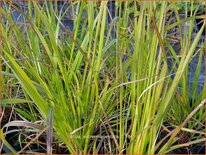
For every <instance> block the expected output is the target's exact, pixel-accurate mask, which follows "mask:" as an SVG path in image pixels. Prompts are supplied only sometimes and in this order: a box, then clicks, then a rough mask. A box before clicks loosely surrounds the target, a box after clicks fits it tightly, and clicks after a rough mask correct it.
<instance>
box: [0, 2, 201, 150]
mask: <svg viewBox="0 0 206 155" xmlns="http://www.w3.org/2000/svg"><path fill="white" fill-rule="evenodd" d="M113 3H114V5H115V9H116V10H115V15H116V16H117V18H113V19H112V18H111V17H112V14H113V13H111V12H110V10H108V1H102V2H100V3H98V2H87V3H86V2H70V3H65V4H63V6H66V7H62V8H60V9H59V7H58V5H57V3H52V2H51V1H49V2H44V3H42V4H41V5H40V4H39V3H36V2H33V1H31V2H30V1H29V2H28V3H27V11H26V12H24V11H22V10H21V9H19V8H18V7H17V6H15V5H13V4H12V3H4V9H3V10H2V17H3V20H2V22H1V25H0V26H1V32H2V38H3V40H4V42H3V46H2V48H1V51H2V54H1V58H2V59H3V62H4V66H3V67H5V68H4V70H3V72H2V73H4V76H5V78H6V79H9V80H10V79H14V81H15V82H18V84H19V85H20V86H21V89H22V91H23V92H22V95H21V98H20V97H19V96H17V97H8V96H6V95H5V94H4V98H5V99H4V100H3V101H4V102H3V103H4V104H10V103H22V102H26V103H28V105H29V107H30V109H29V110H27V111H26V112H25V111H22V110H20V109H18V108H16V111H17V112H18V113H20V115H21V116H22V118H23V119H25V121H30V122H31V121H32V122H35V121H37V120H38V119H42V120H43V124H41V128H39V129H40V132H41V133H45V132H46V137H47V138H46V146H47V153H51V152H52V143H54V142H53V137H55V139H56V138H57V139H58V140H60V141H62V142H63V143H64V144H65V145H66V147H67V149H68V151H69V153H71V154H76V153H78V154H87V153H129V154H136V153H137V154H154V153H167V152H168V151H170V150H172V149H174V148H178V147H180V146H179V145H176V146H172V145H173V144H174V143H175V142H176V141H177V138H175V137H176V136H177V135H178V133H179V132H180V130H181V129H182V128H183V126H184V125H185V124H186V123H187V122H188V120H189V119H190V118H191V117H192V116H193V115H194V116H195V112H197V111H198V110H199V108H200V106H202V105H204V103H203V102H201V101H202V100H203V99H204V95H203V93H202V97H201V100H198V101H195V102H196V104H195V105H193V107H191V109H190V110H188V111H187V113H185V115H184V118H185V119H183V120H180V121H179V124H176V126H175V125H174V131H173V132H169V134H168V135H167V136H166V137H169V136H170V138H169V139H167V141H166V142H165V141H163V140H164V138H163V140H159V137H160V133H161V130H162V128H161V127H162V124H163V122H164V120H165V118H168V119H169V117H167V112H168V110H169V108H170V107H171V106H172V103H173V102H175V103H177V102H179V100H176V98H174V95H175V94H179V92H178V87H179V86H181V87H182V88H183V89H182V90H183V91H186V90H187V89H188V88H187V87H184V86H185V80H187V78H188V76H187V73H188V66H189V63H190V61H191V60H192V58H193V56H194V54H195V51H196V50H197V48H198V42H199V40H200V39H201V35H202V33H203V29H204V24H203V26H202V27H201V29H200V30H199V32H198V33H197V35H196V36H195V37H194V40H193V42H191V41H190V39H191V38H192V36H191V33H192V28H191V30H190V34H189V35H188V36H186V37H182V35H181V36H180V37H181V38H180V39H181V49H180V53H178V54H177V53H175V52H174V49H173V47H172V45H171V44H170V42H169V41H168V38H167V31H168V30H169V29H171V28H172V27H175V26H179V27H181V24H182V23H183V21H182V20H177V22H176V23H174V24H170V25H168V26H166V25H167V24H166V22H167V21H166V19H167V18H166V14H167V12H168V11H169V10H170V9H171V8H173V7H174V3H168V2H161V3H156V2H113ZM192 6H193V5H191V7H192ZM191 9H192V8H191ZM11 10H15V11H17V12H19V13H20V14H21V16H22V18H23V19H24V22H23V23H18V24H17V23H16V22H15V20H13V18H12V15H11V14H9V13H8V12H10V11H11ZM59 10H60V11H59ZM67 12H70V13H71V17H73V18H72V20H73V21H72V22H73V27H72V28H70V29H71V30H70V29H68V28H67V27H66V26H65V24H64V23H63V18H64V16H65V15H66V14H67ZM108 18H111V19H112V20H111V19H109V20H108ZM194 18H195V15H192V14H191V16H190V17H188V19H187V20H188V21H191V23H190V24H191V26H192V20H194ZM109 21H110V24H108V22H109ZM166 46H168V47H169V48H168V49H169V51H168V50H167V49H166V48H165V47H166ZM168 53H171V55H172V57H173V59H172V61H171V64H172V70H169V68H170V66H169V58H168ZM202 55H203V52H200V59H199V60H198V62H199V63H198V64H199V66H200V63H201V57H202ZM8 75H9V76H8ZM196 75H197V76H196V79H198V76H199V75H200V69H199V67H197V69H196ZM192 87H193V88H194V92H193V96H195V92H196V90H197V89H198V88H197V86H196V85H193V86H192ZM177 92H178V93H177ZM183 94H184V92H183ZM181 95H182V94H181ZM182 96H184V97H186V98H187V97H188V96H189V95H188V94H184V95H182ZM199 103H201V104H200V105H199ZM196 107H197V108H196ZM173 108H174V109H175V110H173V111H171V115H172V116H177V115H178V114H177V113H175V111H176V109H179V110H180V111H182V110H183V109H184V107H181V106H180V107H173ZM182 108H183V109H182ZM34 109H37V110H38V112H37V111H35V110H34ZM36 113H40V114H41V117H35V114H36ZM173 113H174V114H173ZM198 113H200V114H201V113H202V110H200V111H199V112H198ZM29 114H32V117H29ZM197 117H198V116H197ZM198 119H199V118H198ZM200 121H202V119H201V120H200ZM19 123H20V122H19ZM7 126H8V124H7ZM30 127H33V126H30ZM191 128H194V126H191ZM53 130H54V135H53ZM2 131H3V130H2ZM1 139H4V136H3V134H2V135H1ZM195 140H196V139H194V141H195ZM199 141H201V139H200V140H199ZM199 141H198V142H199ZM5 142H6V140H4V143H5ZM163 142H164V143H165V144H163ZM194 143H195V142H194ZM5 144H6V143H5ZM171 146H172V147H173V148H172V147H171ZM7 147H10V145H9V144H7ZM25 147H27V145H26V146H25ZM25 147H24V148H23V149H25ZM10 148H11V147H10ZM19 151H20V152H21V151H22V150H19Z"/></svg>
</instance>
